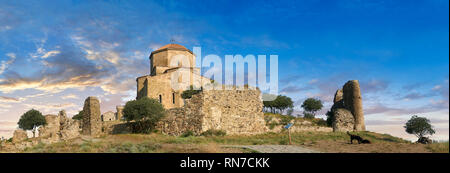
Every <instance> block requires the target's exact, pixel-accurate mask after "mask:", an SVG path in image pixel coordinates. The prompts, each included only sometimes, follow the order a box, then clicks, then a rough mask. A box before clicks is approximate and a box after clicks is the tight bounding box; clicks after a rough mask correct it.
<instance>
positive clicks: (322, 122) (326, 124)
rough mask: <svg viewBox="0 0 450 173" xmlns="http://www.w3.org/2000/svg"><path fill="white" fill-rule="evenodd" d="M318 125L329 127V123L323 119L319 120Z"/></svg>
mask: <svg viewBox="0 0 450 173" xmlns="http://www.w3.org/2000/svg"><path fill="white" fill-rule="evenodd" d="M316 124H317V125H318V126H325V127H329V126H328V122H327V121H326V120H324V119H322V118H320V119H318V120H317V122H316Z"/></svg>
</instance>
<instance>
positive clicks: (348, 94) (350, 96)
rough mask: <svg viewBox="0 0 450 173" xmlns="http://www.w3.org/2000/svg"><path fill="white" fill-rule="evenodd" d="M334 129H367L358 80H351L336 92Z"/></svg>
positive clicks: (333, 108)
mask: <svg viewBox="0 0 450 173" xmlns="http://www.w3.org/2000/svg"><path fill="white" fill-rule="evenodd" d="M333 102H334V104H333V106H332V107H331V112H332V114H333V117H334V118H333V131H365V130H366V126H365V124H364V111H363V107H362V97H361V91H360V87H359V82H358V80H350V81H348V82H347V83H345V85H344V86H343V88H342V89H338V90H337V91H336V93H335V94H334V99H333Z"/></svg>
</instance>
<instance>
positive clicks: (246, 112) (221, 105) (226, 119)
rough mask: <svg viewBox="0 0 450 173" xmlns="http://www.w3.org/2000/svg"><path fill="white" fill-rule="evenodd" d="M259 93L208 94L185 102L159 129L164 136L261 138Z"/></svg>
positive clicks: (228, 91) (252, 91) (219, 92)
mask: <svg viewBox="0 0 450 173" xmlns="http://www.w3.org/2000/svg"><path fill="white" fill-rule="evenodd" d="M260 96H261V91H259V90H251V89H246V90H235V89H233V90H204V91H202V92H201V93H199V94H196V95H193V96H192V98H191V99H186V100H185V105H184V106H183V107H182V108H175V109H170V110H168V111H167V115H166V117H165V118H164V119H163V120H161V121H160V122H159V123H158V125H157V128H158V129H159V130H160V131H162V132H163V133H166V134H170V135H180V134H182V133H184V132H186V131H192V132H194V133H196V134H199V133H201V132H204V131H207V130H209V129H214V130H223V131H225V132H226V133H227V134H258V133H264V132H266V131H268V129H267V127H266V126H265V121H264V114H263V112H262V108H263V103H262V101H261V98H260Z"/></svg>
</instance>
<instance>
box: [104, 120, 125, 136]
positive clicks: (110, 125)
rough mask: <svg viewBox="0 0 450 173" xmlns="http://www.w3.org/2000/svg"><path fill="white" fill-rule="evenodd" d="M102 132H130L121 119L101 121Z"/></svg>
mask: <svg viewBox="0 0 450 173" xmlns="http://www.w3.org/2000/svg"><path fill="white" fill-rule="evenodd" d="M103 129H104V130H103V134H127V133H132V130H131V127H130V126H129V124H128V123H126V122H123V121H106V122H103Z"/></svg>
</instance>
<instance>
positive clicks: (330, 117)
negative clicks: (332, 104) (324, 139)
mask: <svg viewBox="0 0 450 173" xmlns="http://www.w3.org/2000/svg"><path fill="white" fill-rule="evenodd" d="M326 116H327V126H328V127H331V126H333V121H334V114H333V112H331V111H328V112H327V113H326Z"/></svg>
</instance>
